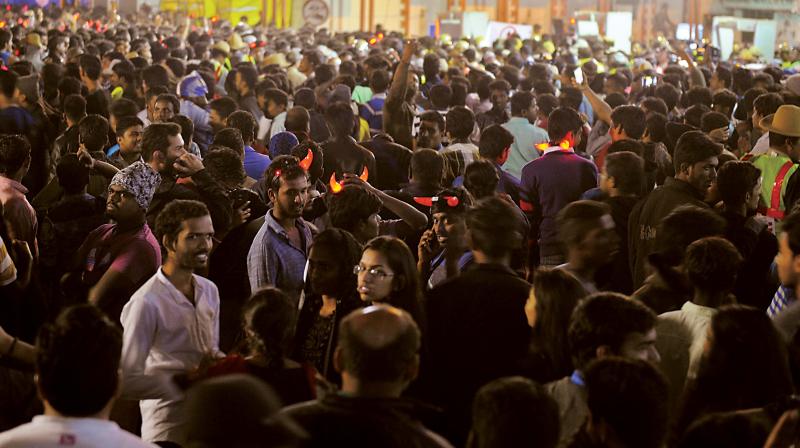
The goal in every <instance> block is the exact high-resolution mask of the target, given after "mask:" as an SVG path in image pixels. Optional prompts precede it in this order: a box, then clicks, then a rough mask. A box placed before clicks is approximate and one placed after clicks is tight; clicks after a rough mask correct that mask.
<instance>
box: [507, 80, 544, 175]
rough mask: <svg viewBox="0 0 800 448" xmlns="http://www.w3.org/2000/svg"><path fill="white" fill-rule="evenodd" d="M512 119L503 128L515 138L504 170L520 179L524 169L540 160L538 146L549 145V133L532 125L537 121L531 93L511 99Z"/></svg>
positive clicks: (520, 93)
mask: <svg viewBox="0 0 800 448" xmlns="http://www.w3.org/2000/svg"><path fill="white" fill-rule="evenodd" d="M511 115H512V117H511V119H510V120H508V121H507V122H506V123H505V124H503V127H504V128H505V129H506V130H507V131H508V132H510V133H511V135H513V136H514V142H513V143H512V144H511V151H510V152H509V154H508V160H506V162H505V163H504V164H503V170H504V171H506V172H507V173H510V174H511V175H512V176H514V177H516V178H517V179H520V178H521V177H522V167H524V166H525V165H527V164H528V162H532V161H533V160H535V159H537V158H539V150H538V149H536V145H539V144H540V143H547V141H548V140H549V137H548V136H547V131H545V130H544V129H542V128H540V127H538V126H536V125H533V124H531V123H532V122H535V121H536V117H537V111H536V101H535V100H534V97H533V94H532V93H531V92H517V93H515V94H514V96H512V97H511Z"/></svg>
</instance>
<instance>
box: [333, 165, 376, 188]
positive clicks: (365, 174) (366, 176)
mask: <svg viewBox="0 0 800 448" xmlns="http://www.w3.org/2000/svg"><path fill="white" fill-rule="evenodd" d="M358 177H359V179H361V180H363V181H364V182H366V181H367V179H369V170H368V169H367V167H366V166H365V167H364V170H363V171H361V175H360V176H358ZM330 186H331V193H333V194H339V193H341V191H342V190H343V189H344V181H338V180H336V173H335V172H334V173H331V180H330Z"/></svg>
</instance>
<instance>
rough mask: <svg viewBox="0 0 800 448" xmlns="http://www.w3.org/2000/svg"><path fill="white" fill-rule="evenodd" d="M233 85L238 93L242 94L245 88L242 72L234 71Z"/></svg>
mask: <svg viewBox="0 0 800 448" xmlns="http://www.w3.org/2000/svg"><path fill="white" fill-rule="evenodd" d="M234 85H235V86H236V91H238V92H239V94H243V93H244V91H245V90H246V89H247V83H246V82H244V79H243V78H242V74H241V73H239V72H236V78H235V79H234Z"/></svg>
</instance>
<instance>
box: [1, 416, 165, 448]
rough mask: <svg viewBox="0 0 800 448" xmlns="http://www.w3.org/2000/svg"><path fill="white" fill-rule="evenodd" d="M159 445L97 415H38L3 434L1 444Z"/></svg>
mask: <svg viewBox="0 0 800 448" xmlns="http://www.w3.org/2000/svg"><path fill="white" fill-rule="evenodd" d="M34 446H35V447H37V448H49V447H53V448H58V447H65V446H70V447H75V448H105V447H111V446H113V447H119V448H155V445H152V444H150V443H147V442H145V441H143V440H142V439H140V438H138V437H136V436H135V435H133V434H131V433H129V432H127V431H124V430H122V429H121V428H120V427H119V426H118V425H117V424H116V423H114V422H111V421H108V420H100V419H96V418H71V417H55V416H48V415H37V416H36V417H34V418H33V421H31V422H30V423H26V424H24V425H20V426H17V427H16V428H14V429H11V430H8V431H6V432H4V433H0V447H3V448H16V447H20V448H22V447H34Z"/></svg>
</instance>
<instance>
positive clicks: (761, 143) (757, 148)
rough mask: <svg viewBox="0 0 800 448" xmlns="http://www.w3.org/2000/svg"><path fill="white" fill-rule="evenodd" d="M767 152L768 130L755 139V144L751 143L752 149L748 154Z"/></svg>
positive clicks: (759, 154)
mask: <svg viewBox="0 0 800 448" xmlns="http://www.w3.org/2000/svg"><path fill="white" fill-rule="evenodd" d="M767 152H769V132H764V133H763V134H762V135H761V137H759V138H758V140H756V144H755V145H753V149H752V150H751V151H750V155H752V156H753V157H755V156H761V155H764V154H766V153H767Z"/></svg>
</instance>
